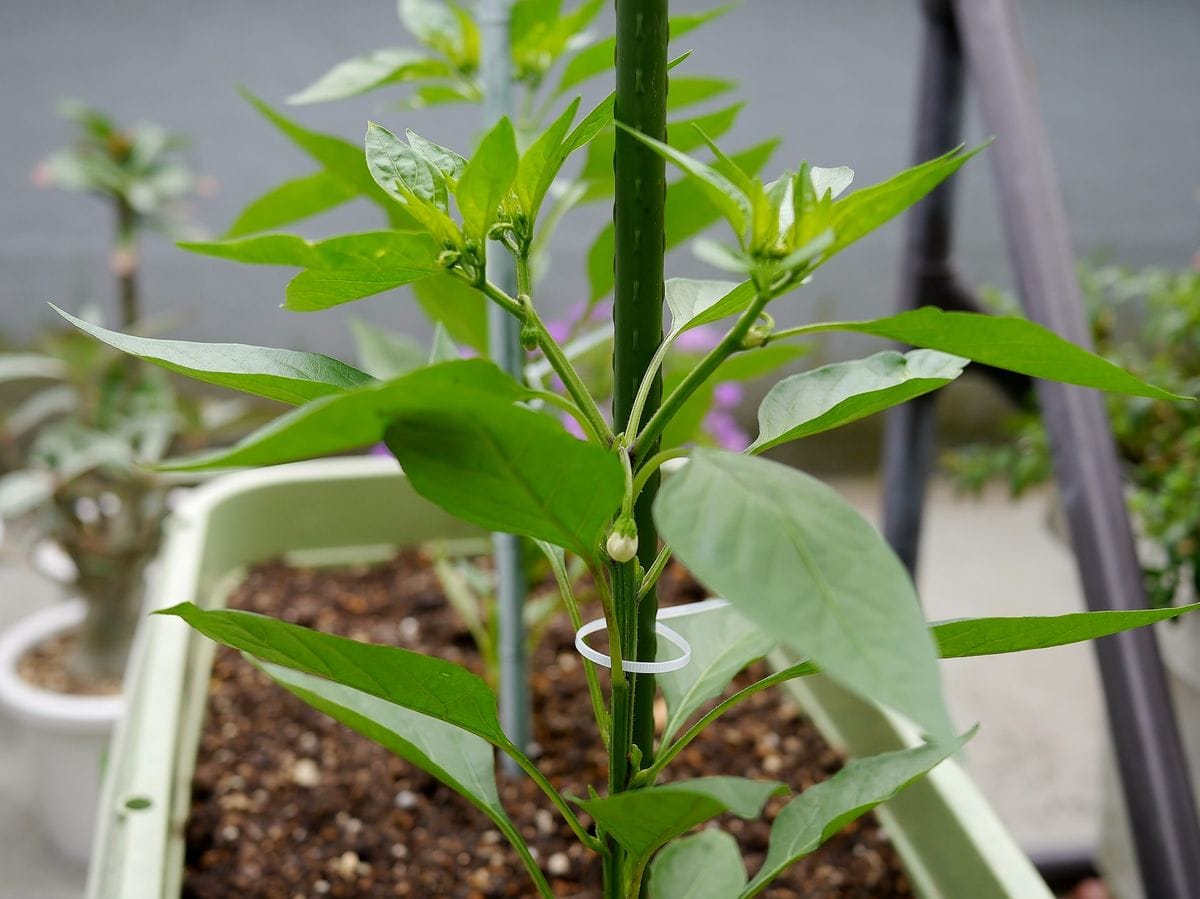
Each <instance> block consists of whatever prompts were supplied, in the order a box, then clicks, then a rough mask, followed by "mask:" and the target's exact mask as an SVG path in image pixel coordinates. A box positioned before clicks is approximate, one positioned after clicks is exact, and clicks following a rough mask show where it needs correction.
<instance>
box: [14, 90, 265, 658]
mask: <svg viewBox="0 0 1200 899" xmlns="http://www.w3.org/2000/svg"><path fill="white" fill-rule="evenodd" d="M60 112H61V113H62V114H63V116H64V117H65V118H66V119H67V120H68V121H69V122H71V123H72V124H73V125H74V130H75V135H74V139H73V141H72V143H71V144H70V146H68V147H66V148H64V149H62V150H59V151H58V152H56V153H54V154H53V155H51V156H50V157H48V158H47V159H46V160H45V161H44V162H43V163H41V164H40V165H39V166H38V167H37V169H36V170H35V172H34V179H35V181H36V182H37V183H39V184H42V185H46V186H55V187H60V188H63V189H66V190H73V191H80V192H84V193H89V194H92V195H94V196H96V197H98V198H99V199H101V200H102V201H103V202H104V203H105V204H106V205H107V206H108V208H109V210H110V211H111V214H112V216H113V222H114V229H113V250H112V254H111V267H112V270H113V273H114V274H115V276H116V281H117V291H116V292H117V299H118V304H117V305H118V323H119V326H120V327H121V328H122V329H130V328H134V327H141V326H143V325H145V324H146V323H145V322H143V321H142V309H141V297H140V291H139V287H138V243H139V239H140V237H141V235H142V234H143V233H144V232H145V231H147V230H156V231H160V232H164V233H166V234H169V235H171V236H175V237H179V236H194V235H195V234H196V233H197V231H196V228H195V227H194V225H192V224H191V221H190V219H189V217H188V214H187V208H186V203H187V201H189V200H190V199H191V198H193V197H194V196H195V195H196V194H198V193H199V192H201V190H202V189H203V188H204V186H205V181H204V180H203V179H202V178H201V177H200V176H197V175H196V174H195V173H194V172H193V171H192V170H191V168H190V167H189V166H188V165H187V163H186V162H185V161H184V159H183V157H182V155H181V150H182V149H183V147H184V145H185V142H184V141H183V139H182V138H180V137H179V136H177V135H173V134H171V133H169V132H167V131H166V130H164V129H163V128H161V127H159V126H157V125H151V124H142V125H136V126H133V127H129V128H123V127H120V126H118V125H117V124H116V123H115V122H114V121H113V120H112V119H111V118H109V117H108V116H106V115H104V114H103V113H101V112H99V111H97V110H95V109H92V108H91V107H88V106H85V105H83V104H82V103H79V102H75V101H71V102H66V103H63V104H61V106H60ZM90 316H91V317H98V316H99V312H98V311H95V310H94V311H93V312H92V313H90ZM0 382H3V384H2V386H3V387H4V388H5V390H6V395H7V396H8V397H9V398H10V399H11V400H12V402H11V405H10V404H6V406H5V411H4V413H3V415H0V519H3V520H5V521H7V522H8V523H9V524H10V525H15V527H10V528H9V531H10V535H9V536H10V540H9V542H10V544H12V545H14V546H15V545H16V544H18V543H23V544H24V549H23V550H22V551H23V552H28V551H32V550H33V549H34V548H35V547H37V546H39V545H44V543H43V541H49V542H50V544H52V545H54V546H57V547H58V548H60V549H61V550H63V551H65V553H66V556H67V557H68V558H69V559H70V562H71V566H70V567H72V568H73V570H74V574H73V579H74V584H75V588H76V589H77V590H78V592H79V594H80V595H81V596H82V597H83V598H85V599H86V600H87V601H88V614H87V617H86V619H85V621H84V624H83V627H82V630H81V633H80V641H79V644H78V650H77V651H76V653H75V655H74V656H73V658H72V659H71V660H70V665H71V669H72V671H73V672H74V673H75V674H76V675H78V676H80V677H84V678H89V679H90V678H94V677H97V676H100V677H109V678H112V677H116V676H118V675H120V673H121V671H122V669H123V667H124V660H125V655H126V653H127V651H128V647H129V641H130V639H131V637H132V634H133V630H134V625H135V620H136V615H137V609H138V603H139V599H140V596H141V589H140V587H141V578H142V573H143V569H144V567H145V564H146V562H147V561H148V560H149V559H151V558H153V557H154V554H155V552H156V550H157V547H158V542H159V535H160V528H159V525H160V523H161V520H162V517H163V515H164V514H165V512H166V497H167V491H168V489H169V482H168V481H167V480H166V479H164V478H163V477H162V476H160V475H157V474H155V473H153V472H151V471H149V470H148V469H146V468H144V467H142V463H147V462H148V463H154V462H158V461H161V460H162V459H163V458H164V457H165V456H166V455H168V454H172V453H179V452H181V451H185V452H186V451H195V450H198V449H199V448H201V447H202V446H204V445H206V444H207V443H208V441H210V440H212V439H214V438H219V437H220V436H221V435H222V434H223V433H224V434H226V435H231V434H232V433H233V432H232V431H231V430H230V428H231V426H233V425H235V424H236V422H237V420H239V419H240V418H241V416H242V414H243V411H244V407H245V403H244V402H242V401H239V400H229V399H224V400H203V401H202V400H200V399H197V398H194V397H190V396H186V395H182V394H180V393H179V392H178V391H176V389H175V388H174V387H173V386H172V384H171V383H170V381H169V379H168V377H167V375H166V374H165V373H164V372H162V371H160V370H159V369H157V368H154V367H153V366H147V365H145V364H143V363H141V362H140V361H138V360H136V359H131V358H130V357H128V356H126V355H125V354H122V353H119V352H117V351H115V350H113V349H112V348H110V347H105V346H103V345H102V344H97V343H96V342H95V341H93V340H90V339H88V338H87V337H86V336H85V335H82V334H80V333H79V332H78V331H75V330H73V329H69V328H68V329H65V330H64V329H61V328H60V329H59V330H57V331H52V332H48V333H46V334H45V335H43V336H42V337H41V338H40V339H39V340H38V341H37V342H36V344H35V346H34V347H33V348H31V349H30V350H29V351H27V352H10V353H5V354H3V355H0Z"/></svg>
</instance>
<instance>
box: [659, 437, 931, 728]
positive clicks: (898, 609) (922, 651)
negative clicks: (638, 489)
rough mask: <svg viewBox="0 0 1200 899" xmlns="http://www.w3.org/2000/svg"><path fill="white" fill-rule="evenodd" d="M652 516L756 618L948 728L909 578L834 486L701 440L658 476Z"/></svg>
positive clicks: (896, 703)
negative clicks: (670, 473)
mask: <svg viewBox="0 0 1200 899" xmlns="http://www.w3.org/2000/svg"><path fill="white" fill-rule="evenodd" d="M654 516H655V520H656V521H657V522H658V526H659V531H660V533H661V534H662V535H663V537H664V539H665V540H666V541H667V543H668V544H669V545H670V546H671V547H672V548H673V549H674V551H675V554H676V555H677V556H678V557H679V559H680V560H681V561H682V562H683V563H684V565H686V566H687V567H688V569H689V570H690V571H692V573H693V574H695V575H696V577H697V578H699V579H700V581H701V582H702V583H704V584H705V585H706V586H708V587H709V588H711V589H713V590H714V591H715V592H716V593H717V595H719V596H722V597H724V598H725V599H728V600H729V601H730V602H731V603H733V604H734V605H735V606H736V607H737V609H738V611H740V612H741V613H742V614H743V615H745V616H746V617H747V618H749V619H750V620H751V621H753V622H754V623H755V624H757V625H758V626H759V627H760V628H762V629H763V630H764V631H766V632H767V633H770V634H774V635H776V636H778V638H779V640H780V642H782V643H783V644H784V645H785V646H787V647H788V648H790V649H792V650H793V651H794V652H797V653H800V654H802V655H804V656H806V657H808V658H811V659H813V660H814V661H816V662H817V663H818V664H820V665H821V666H822V667H823V668H824V669H825V670H826V671H827V672H828V673H829V674H830V676H831V677H833V678H834V679H835V680H837V681H839V682H840V683H842V684H843V685H845V686H846V687H848V688H849V689H851V690H853V691H854V692H856V693H858V694H859V695H862V696H865V697H867V698H869V699H873V700H876V701H879V702H882V703H884V704H885V705H888V706H890V707H892V708H894V709H895V710H897V711H899V712H901V713H903V714H905V715H907V716H909V717H910V718H912V719H913V720H914V721H915V722H917V723H918V724H919V725H921V726H922V727H923V728H925V729H926V730H927V731H928V732H929V733H931V734H932V735H933V736H934V737H936V738H937V739H948V738H949V736H950V733H951V728H950V719H949V715H948V714H947V712H946V707H945V704H944V702H943V699H942V693H941V687H940V684H939V680H938V669H937V655H936V652H935V647H934V644H933V640H932V639H930V636H929V633H928V631H927V629H926V627H925V622H924V620H923V619H922V617H921V610H920V605H919V603H918V601H917V596H916V591H915V590H914V589H913V585H912V581H911V580H910V579H909V577H908V574H907V572H906V571H905V570H904V566H903V565H902V564H901V563H900V560H899V559H897V558H896V556H895V554H894V553H893V552H892V551H891V550H890V549H889V548H888V546H887V544H886V543H885V542H884V540H883V538H882V537H880V535H879V534H878V532H877V531H876V530H875V529H874V528H873V527H872V526H871V525H870V524H869V523H868V522H867V521H866V520H865V519H863V518H862V517H861V516H860V515H859V514H858V513H857V512H856V511H854V509H853V508H851V507H850V506H849V505H848V504H847V503H846V502H845V501H844V500H843V499H842V498H841V497H840V496H838V495H837V493H835V492H834V491H833V490H831V489H830V488H829V487H827V486H825V485H824V484H822V483H821V482H820V481H818V480H816V479H815V478H811V477H809V476H808V475H806V474H803V473H802V472H799V471H796V470H794V469H791V468H788V467H786V466H784V465H779V464H777V463H774V462H768V461H766V460H764V459H760V458H754V457H748V456H742V455H738V454H735V453H728V452H720V451H716V450H706V449H698V450H696V451H695V452H694V453H693V454H692V457H691V460H690V461H689V463H688V464H687V465H686V466H685V467H684V469H683V471H682V473H680V474H678V475H676V476H675V477H673V478H671V479H669V480H668V481H667V482H666V483H665V484H664V485H663V487H662V489H661V491H660V493H659V496H658V499H657V501H656V502H655V507H654Z"/></svg>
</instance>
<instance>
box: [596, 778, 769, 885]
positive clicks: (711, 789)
mask: <svg viewBox="0 0 1200 899" xmlns="http://www.w3.org/2000/svg"><path fill="white" fill-rule="evenodd" d="M786 790H787V788H786V787H784V786H783V784H781V783H779V782H778V781H773V780H748V779H747V778H744V777H697V778H695V779H693V780H687V781H682V782H680V783H672V784H665V785H663V786H660V787H646V788H645V789H642V790H630V791H628V792H625V793H614V794H613V795H611V796H604V797H601V798H598V799H587V800H584V799H576V800H575V803H576V804H577V805H579V806H580V807H581V808H582V809H583V810H584V811H586V812H587V813H588V814H589V815H591V816H592V817H593V818H594V819H595V821H596V823H597V824H598V825H599V826H600V827H602V828H603V829H604V830H605V832H606V833H608V834H609V835H610V836H612V838H613V839H614V840H616V841H617V842H618V843H620V844H621V845H622V846H623V847H625V849H626V850H628V852H629V853H630V854H631V855H632V856H633V862H634V864H635V865H637V864H638V863H640V862H641V861H642V860H644V859H646V858H648V857H649V856H650V855H651V853H653V852H654V851H655V850H656V849H658V848H659V847H660V846H662V845H664V844H665V843H667V842H668V841H670V840H673V839H675V837H677V836H679V835H680V834H684V833H687V832H688V831H689V830H691V829H692V828H693V827H695V826H696V825H697V824H702V823H703V822H705V821H707V820H709V819H710V818H715V817H716V816H717V815H723V814H725V813H726V812H732V813H733V814H735V815H737V816H738V817H739V818H745V819H747V820H749V819H751V818H757V817H758V816H759V815H760V814H762V808H763V806H764V805H765V804H766V802H767V800H768V799H770V798H771V797H772V796H776V795H778V794H780V793H784V792H786Z"/></svg>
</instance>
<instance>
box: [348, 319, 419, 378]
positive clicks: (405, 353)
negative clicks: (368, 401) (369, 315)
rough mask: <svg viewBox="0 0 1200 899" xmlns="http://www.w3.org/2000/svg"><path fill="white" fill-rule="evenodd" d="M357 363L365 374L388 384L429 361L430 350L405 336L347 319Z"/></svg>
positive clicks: (359, 320)
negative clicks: (389, 381) (388, 381)
mask: <svg viewBox="0 0 1200 899" xmlns="http://www.w3.org/2000/svg"><path fill="white" fill-rule="evenodd" d="M349 322H350V334H351V336H352V337H353V338H354V349H355V352H356V354H357V357H358V364H359V365H360V366H361V367H362V370H363V371H365V372H367V374H369V375H371V376H373V377H376V378H379V379H380V380H381V381H387V380H390V379H392V378H398V377H400V376H401V375H406V374H408V373H409V372H410V371H413V370H414V369H417V368H420V367H421V366H423V365H425V364H426V363H427V362H428V361H429V350H428V349H427V348H426V347H423V346H421V344H419V343H417V342H416V341H415V340H413V339H412V338H411V337H409V336H408V335H407V334H397V333H394V332H392V331H388V330H386V329H384V328H380V327H378V326H376V325H373V324H370V323H368V322H365V321H363V320H362V319H360V318H356V317H354V316H349Z"/></svg>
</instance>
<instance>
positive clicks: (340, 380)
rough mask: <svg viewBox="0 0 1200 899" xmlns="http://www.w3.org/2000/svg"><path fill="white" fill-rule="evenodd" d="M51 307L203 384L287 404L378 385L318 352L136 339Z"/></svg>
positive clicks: (86, 329) (120, 345)
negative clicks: (229, 388) (231, 389)
mask: <svg viewBox="0 0 1200 899" xmlns="http://www.w3.org/2000/svg"><path fill="white" fill-rule="evenodd" d="M51 308H53V309H54V311H55V312H57V313H58V314H59V315H61V316H62V317H63V318H65V319H66V320H67V321H69V322H70V323H71V324H73V325H74V326H75V327H77V328H79V329H80V330H81V331H84V332H86V333H87V334H90V335H92V336H93V337H95V338H96V339H97V340H100V341H103V342H104V343H107V344H108V345H109V346H111V347H115V348H116V349H118V350H120V351H122V352H124V353H129V354H130V355H131V356H137V357H138V358H139V359H145V360H146V361H147V362H153V363H155V364H156V365H161V366H162V367H163V368H167V369H170V370H171V371H177V372H179V373H180V374H185V375H188V376H189V377H192V378H196V379H197V380H199V381H204V382H206V383H209V384H217V385H220V386H221V387H232V388H233V389H234V390H241V391H242V392H244V393H252V394H254V395H256V396H265V397H268V398H269V399H273V400H280V401H282V402H285V403H304V402H307V401H309V400H313V399H317V398H319V397H324V396H328V395H330V394H340V393H343V392H345V391H347V390H351V389H353V388H356V387H362V386H364V385H368V384H372V383H373V382H374V380H375V379H374V378H372V377H371V376H370V375H368V374H367V373H366V372H362V371H359V370H358V369H357V368H354V367H352V366H349V365H346V364H345V363H344V362H339V361H338V360H337V359H331V358H330V357H329V356H322V355H320V354H318V353H302V352H298V351H296V350H279V349H273V348H271V347H256V346H246V345H245V344H240V343H194V342H192V341H190V340H162V339H156V338H150V337H137V336H135V335H132V334H122V333H120V332H118V331H109V330H108V329H107V328H101V327H100V326H99V325H93V324H91V323H90V322H85V321H83V320H82V319H79V318H76V317H75V316H73V315H71V314H70V313H68V312H64V311H63V310H61V309H59V308H58V307H57V306H52V307H51Z"/></svg>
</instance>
